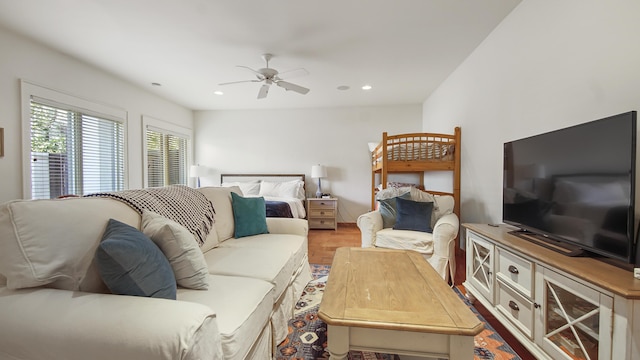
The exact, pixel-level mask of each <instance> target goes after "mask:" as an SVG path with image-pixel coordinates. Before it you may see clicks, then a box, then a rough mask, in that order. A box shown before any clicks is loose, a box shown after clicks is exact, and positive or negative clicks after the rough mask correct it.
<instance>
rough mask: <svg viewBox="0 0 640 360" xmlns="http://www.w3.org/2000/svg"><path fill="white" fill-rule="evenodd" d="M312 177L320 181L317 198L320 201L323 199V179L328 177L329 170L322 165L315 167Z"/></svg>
mask: <svg viewBox="0 0 640 360" xmlns="http://www.w3.org/2000/svg"><path fill="white" fill-rule="evenodd" d="M311 177H312V178H314V179H318V191H316V197H317V198H318V199H320V198H321V197H322V178H324V177H327V169H326V168H325V167H324V166H322V165H313V166H312V167H311Z"/></svg>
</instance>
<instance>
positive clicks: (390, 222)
mask: <svg viewBox="0 0 640 360" xmlns="http://www.w3.org/2000/svg"><path fill="white" fill-rule="evenodd" d="M399 197H401V198H403V199H408V198H409V193H404V194H402V195H400V196H394V197H392V198H388V199H381V200H378V202H379V203H380V207H379V211H380V215H381V216H382V227H383V228H385V229H386V228H392V227H393V226H394V225H395V223H396V218H397V214H398V212H397V205H396V204H397V202H396V199H398V198H399Z"/></svg>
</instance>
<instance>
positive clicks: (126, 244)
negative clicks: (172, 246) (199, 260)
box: [96, 219, 176, 300]
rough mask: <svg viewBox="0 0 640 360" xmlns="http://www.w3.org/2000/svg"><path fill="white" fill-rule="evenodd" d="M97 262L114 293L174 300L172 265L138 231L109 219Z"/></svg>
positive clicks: (158, 249)
mask: <svg viewBox="0 0 640 360" xmlns="http://www.w3.org/2000/svg"><path fill="white" fill-rule="evenodd" d="M96 258H97V259H98V270H99V271H100V275H102V279H103V280H104V282H105V284H107V287H109V290H111V292H112V293H114V294H117V295H134V296H146V297H154V298H164V299H174V300H175V298H176V281H175V277H174V275H173V270H172V269H171V265H170V264H169V261H168V260H167V258H166V257H165V256H164V254H163V253H162V251H161V250H160V248H158V246H157V245H156V244H154V243H153V241H151V239H149V237H147V236H146V235H145V234H143V233H142V232H140V231H139V230H138V229H136V228H134V227H132V226H130V225H127V224H124V223H121V222H119V221H117V220H113V219H110V220H109V222H108V223H107V228H106V229H105V231H104V235H103V237H102V242H101V243H100V245H99V246H98V250H97V251H96Z"/></svg>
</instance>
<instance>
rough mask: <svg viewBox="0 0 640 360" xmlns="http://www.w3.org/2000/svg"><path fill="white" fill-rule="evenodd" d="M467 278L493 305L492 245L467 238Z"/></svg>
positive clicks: (473, 238) (474, 238)
mask: <svg viewBox="0 0 640 360" xmlns="http://www.w3.org/2000/svg"><path fill="white" fill-rule="evenodd" d="M468 245H469V249H467V251H468V254H469V255H468V257H467V262H468V264H469V266H470V269H469V274H468V275H467V277H468V278H469V279H470V280H471V281H472V282H473V285H474V286H475V288H476V289H477V290H478V291H480V292H481V293H482V294H483V295H484V296H485V297H486V298H487V299H488V300H489V301H491V303H493V301H494V299H493V251H494V248H493V245H492V244H491V243H488V242H485V241H483V240H481V239H478V238H476V237H470V238H469V244H468Z"/></svg>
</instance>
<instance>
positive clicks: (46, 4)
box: [0, 0, 520, 110]
mask: <svg viewBox="0 0 640 360" xmlns="http://www.w3.org/2000/svg"><path fill="white" fill-rule="evenodd" d="M519 2H520V0H324V1H310V0H270V1H261V0H0V25H3V26H5V27H6V28H8V29H10V30H14V31H15V32H18V33H21V34H24V35H26V36H28V37H31V38H34V39H36V40H38V41H40V42H43V43H45V44H48V45H49V46H51V47H52V48H55V49H57V50H59V51H61V52H63V53H66V54H69V55H71V56H73V57H76V58H79V59H81V60H83V61H85V62H87V63H90V64H93V65H95V66H97V67H99V68H102V69H104V70H106V71H108V72H110V73H113V74H115V75H117V76H119V77H121V78H124V79H126V80H128V81H130V82H132V83H134V84H137V85H139V86H141V87H144V88H146V89H148V90H149V91H151V92H154V93H156V94H158V95H160V96H162V97H164V98H167V99H170V100H172V101H174V102H176V103H179V104H182V105H184V106H186V107H188V108H190V109H194V110H205V109H264V108H301V107H329V106H331V107H335V106H370V105H398V104H421V103H422V102H423V101H424V100H425V99H426V98H427V97H428V96H429V94H430V93H431V92H432V91H433V90H434V89H435V88H437V86H438V85H439V84H440V83H441V82H442V81H443V80H444V79H446V77H447V76H448V75H449V74H450V73H451V72H452V71H453V70H455V68H456V67H457V66H458V65H459V64H460V63H461V62H462V61H463V60H464V59H465V58H466V57H467V56H468V55H469V54H470V53H471V52H472V51H473V50H474V49H475V48H476V47H477V46H478V45H479V44H480V43H481V42H482V40H483V39H484V38H486V36H487V35H488V34H489V33H490V32H491V31H492V30H493V29H494V28H495V27H496V26H497V25H498V24H499V23H500V21H502V19H503V18H504V17H505V16H506V15H507V14H508V13H509V12H510V11H511V10H512V9H513V8H514V7H515V6H517V5H518V3H519ZM3 51H6V49H5V50H3ZM267 52H268V53H272V54H274V58H273V59H272V60H271V62H270V67H272V68H275V69H277V70H278V71H280V72H283V71H286V70H291V69H295V68H300V67H303V68H305V69H307V70H308V71H309V73H310V74H309V75H307V76H302V77H296V78H293V79H290V80H289V79H287V80H288V81H290V82H292V83H296V84H299V85H301V86H304V87H307V88H310V89H311V91H310V92H309V93H308V94H307V95H300V94H297V93H295V92H285V90H284V89H282V88H278V87H273V88H272V89H271V91H270V92H269V96H268V97H267V98H266V99H261V100H257V99H256V96H257V93H258V89H259V87H260V84H257V83H242V84H234V85H226V86H219V85H218V84H219V83H222V82H229V81H236V80H248V79H253V78H254V77H253V75H252V73H251V72H249V71H248V70H246V69H242V68H238V67H236V65H245V66H248V67H250V68H253V69H259V68H262V67H264V62H263V60H262V59H261V54H263V53H267ZM153 82H157V83H160V84H162V86H160V87H158V86H152V85H151V83H153ZM365 84H369V85H371V86H372V87H373V88H372V89H371V90H369V91H363V90H361V89H360V87H361V86H362V85H365ZM341 85H346V86H349V87H350V89H349V90H345V91H341V90H337V87H338V86H341ZM216 90H221V91H223V92H224V95H222V96H220V95H214V91H216Z"/></svg>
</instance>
